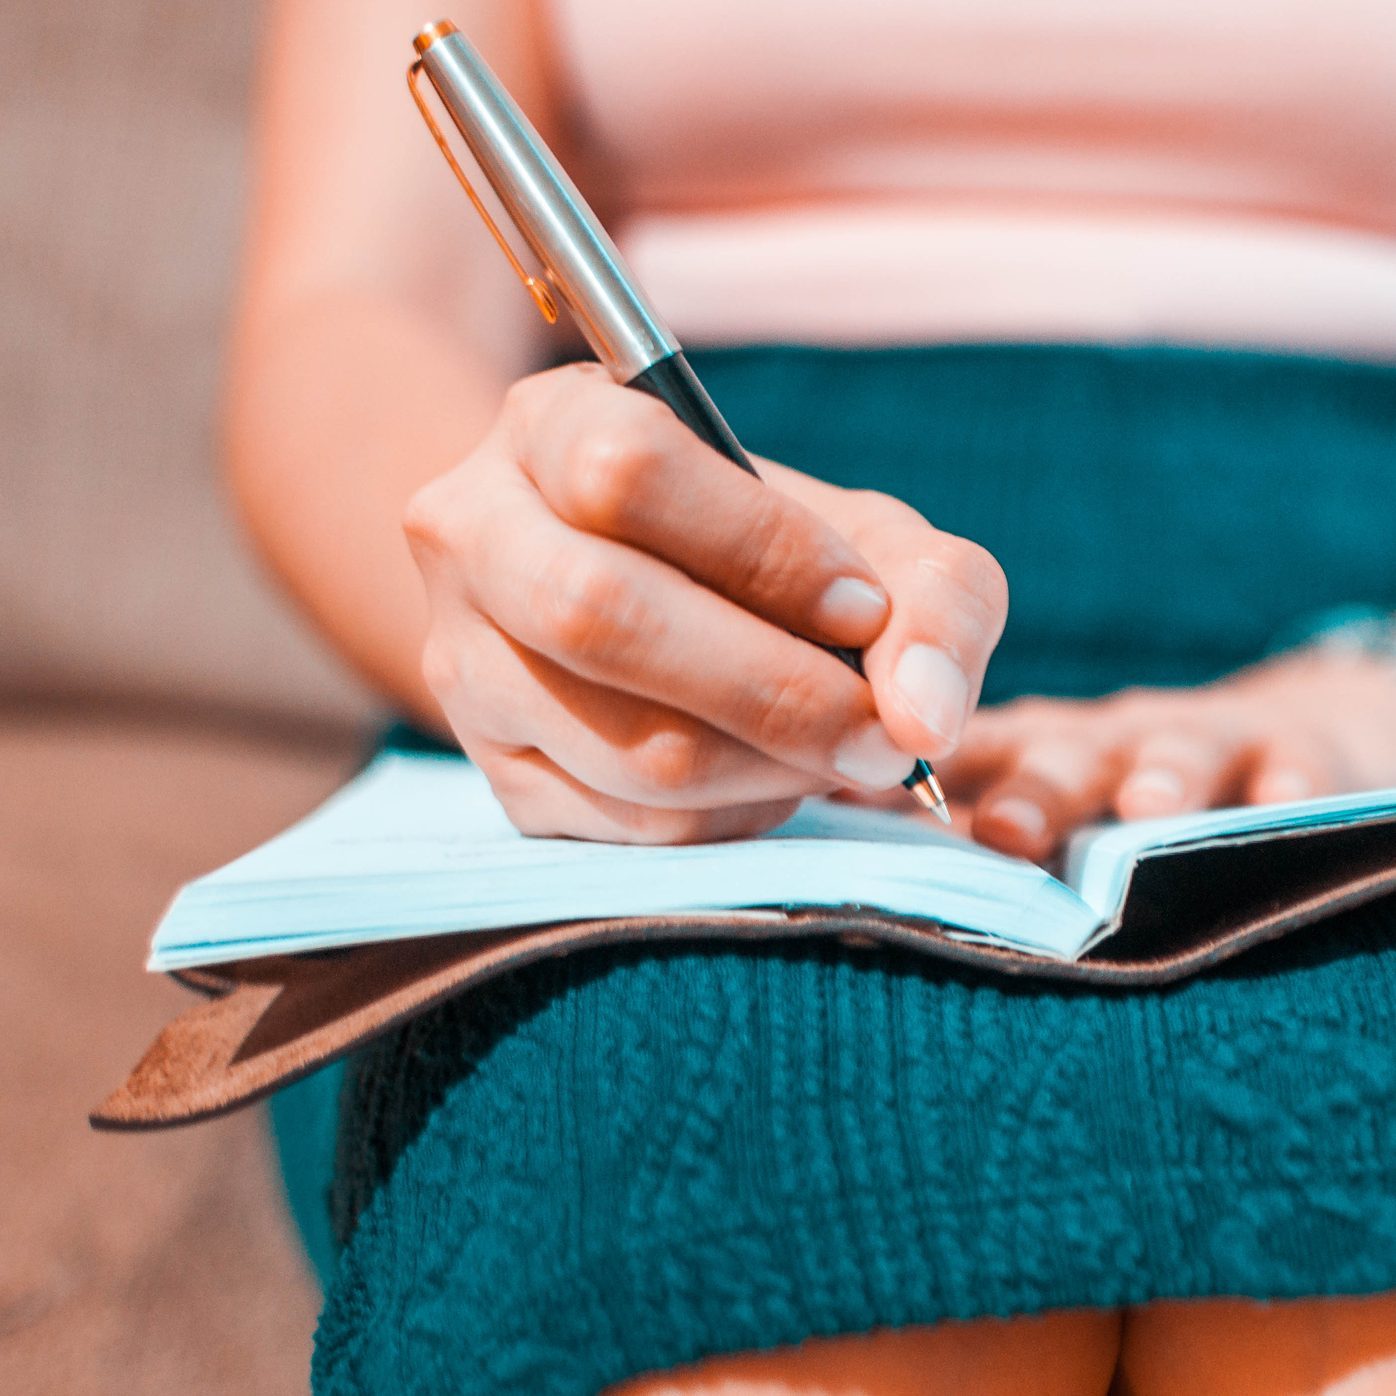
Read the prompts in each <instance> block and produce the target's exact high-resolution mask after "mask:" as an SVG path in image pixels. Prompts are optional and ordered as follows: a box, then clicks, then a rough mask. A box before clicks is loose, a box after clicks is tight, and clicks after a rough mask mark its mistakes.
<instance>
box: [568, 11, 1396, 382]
mask: <svg viewBox="0 0 1396 1396" xmlns="http://www.w3.org/2000/svg"><path fill="white" fill-rule="evenodd" d="M548 2H549V4H550V6H551V9H552V12H553V18H554V24H555V27H556V38H557V45H558V49H559V51H560V52H561V53H562V55H563V61H564V62H565V63H566V64H567V65H568V71H567V74H566V76H567V80H568V81H569V83H570V84H571V88H572V91H571V93H570V96H571V98H572V100H573V102H574V104H575V116H576V119H577V121H578V122H579V124H580V126H581V129H582V132H583V134H584V136H585V138H586V139H587V140H588V141H589V142H590V144H591V145H592V146H593V147H594V148H595V150H596V152H597V154H598V157H599V159H600V162H601V164H602V168H603V170H604V171H605V174H606V177H607V180H608V183H610V184H611V185H612V186H613V187H615V188H617V189H619V190H620V191H621V195H622V199H621V202H622V206H623V208H624V209H625V214H624V216H623V217H622V218H620V219H619V220H618V221H615V220H613V228H612V231H613V232H614V233H615V234H616V238H617V241H618V242H619V243H620V245H621V249H622V251H623V252H624V253H625V255H626V258H627V260H628V261H629V262H630V264H631V265H632V267H633V268H634V270H635V272H636V274H637V275H638V277H639V279H640V281H641V282H642V284H643V285H645V286H646V287H647V289H648V290H649V291H650V293H651V295H652V297H653V299H654V300H655V303H656V304H657V305H658V307H659V309H660V310H661V312H662V313H663V314H664V315H665V317H666V318H667V319H668V320H669V321H670V323H671V324H672V325H673V327H674V330H675V332H676V333H677V334H678V336H679V338H680V339H681V340H684V341H686V342H692V343H694V344H700V343H703V342H723V341H731V340H793V341H803V342H816V343H834V344H838V343H845V344H860V343H864V344H866V343H895V342H935V341H943V340H983V339H1020V340H1022V339H1029V340H1079V339H1090V340H1107V341H1131V340H1133V341H1157V340H1166V341H1174V342H1192V343H1211V344H1236V345H1254V346H1262V347H1272V348H1288V349H1299V350H1308V351H1316V352H1330V353H1336V354H1340V355H1345V356H1348V357H1360V358H1378V359H1396V0H1322V3H1319V0H838V3H833V0H800V3H795V0H689V3H677V0H548Z"/></svg>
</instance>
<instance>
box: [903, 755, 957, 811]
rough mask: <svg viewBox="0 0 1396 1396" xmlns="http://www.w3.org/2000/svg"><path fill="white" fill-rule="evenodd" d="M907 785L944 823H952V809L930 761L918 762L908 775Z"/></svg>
mask: <svg viewBox="0 0 1396 1396" xmlns="http://www.w3.org/2000/svg"><path fill="white" fill-rule="evenodd" d="M906 786H907V789H908V790H910V791H911V793H912V794H913V795H915V796H916V798H917V800H919V801H920V802H921V804H922V805H924V806H925V807H926V809H928V810H930V812H931V813H932V814H933V815H935V817H936V818H937V819H939V820H940V822H941V823H942V824H949V823H950V810H949V807H948V806H947V805H946V803H945V791H944V790H942V789H941V786H940V782H939V781H938V780H937V779H936V774H935V772H934V771H933V770H931V768H930V766H929V764H928V763H926V762H925V761H918V762H917V763H916V769H915V770H914V771H913V772H912V774H911V775H910V776H908V777H907V780H906Z"/></svg>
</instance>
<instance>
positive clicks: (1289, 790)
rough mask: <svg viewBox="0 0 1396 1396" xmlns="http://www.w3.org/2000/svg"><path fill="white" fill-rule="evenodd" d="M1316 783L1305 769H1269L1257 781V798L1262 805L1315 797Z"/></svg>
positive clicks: (1280, 803)
mask: <svg viewBox="0 0 1396 1396" xmlns="http://www.w3.org/2000/svg"><path fill="white" fill-rule="evenodd" d="M1313 793H1314V783H1313V781H1311V780H1310V779H1309V777H1308V776H1306V775H1305V774H1304V772H1303V771H1267V772H1266V774H1265V775H1263V776H1261V778H1260V779H1259V780H1258V781H1257V782H1256V788H1255V798H1256V802H1257V803H1258V804H1262V805H1283V804H1287V803H1288V802H1289V801H1290V800H1308V799H1312V798H1313Z"/></svg>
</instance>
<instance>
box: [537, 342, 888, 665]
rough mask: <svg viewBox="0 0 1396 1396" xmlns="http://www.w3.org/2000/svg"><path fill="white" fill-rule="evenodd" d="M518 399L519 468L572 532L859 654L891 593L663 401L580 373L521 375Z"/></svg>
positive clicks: (853, 552) (800, 508) (810, 516)
mask: <svg viewBox="0 0 1396 1396" xmlns="http://www.w3.org/2000/svg"><path fill="white" fill-rule="evenodd" d="M515 399H516V402H517V405H518V410H517V411H516V413H515V414H514V416H513V418H512V420H513V421H514V422H515V424H516V429H515V433H514V436H513V439H512V444H513V445H514V447H515V450H516V454H517V457H518V460H519V463H520V465H521V466H522V468H523V470H524V471H525V472H526V473H527V474H528V476H529V477H530V478H531V479H532V480H533V482H534V484H535V485H536V486H537V488H538V490H539V492H540V493H541V494H542V496H543V498H544V499H545V500H546V501H547V503H548V505H549V507H550V508H551V509H552V510H553V511H554V512H555V513H556V514H557V515H558V516H559V517H560V518H562V519H563V520H564V521H565V522H567V523H569V524H571V525H572V526H573V527H574V528H578V529H581V530H583V531H584V532H586V533H591V534H594V535H597V536H600V537H604V538H609V539H612V540H613V541H615V542H618V543H625V544H628V545H630V546H631V547H634V548H637V549H639V550H640V551H642V552H645V553H648V554H650V555H651V556H653V557H657V558H661V559H663V560H664V561H666V562H668V563H670V564H672V565H673V566H675V567H677V568H679V570H680V571H682V572H684V573H685V574H687V575H688V576H689V577H691V578H692V579H693V580H694V581H696V582H698V583H700V584H701V585H703V586H705V587H708V588H709V589H710V590H712V591H714V592H716V593H717V594H718V595H720V596H724V597H726V598H727V599H728V600H731V601H734V602H736V603H737V604H738V605H739V606H741V607H742V608H743V609H744V610H747V611H750V612H751V613H752V614H753V615H757V616H760V617H761V618H762V619H763V620H767V621H770V622H771V623H772V624H774V625H778V626H780V627H781V628H782V629H784V630H789V631H791V632H792V633H793V634H796V635H801V636H804V637H806V638H808V639H812V640H816V641H819V642H821V643H824V644H830V645H841V646H849V647H852V648H859V649H861V648H863V647H864V646H866V645H868V644H870V643H871V642H872V640H873V639H875V638H876V636H877V634H878V632H879V631H880V630H881V628H882V626H883V624H884V623H885V621H886V618H887V614H888V600H887V594H886V592H885V591H884V590H883V588H882V585H881V584H880V582H879V581H878V578H877V575H876V574H875V573H874V571H873V569H872V567H871V566H870V565H869V563H868V562H867V560H866V559H865V558H864V557H863V556H862V555H861V554H860V553H859V552H858V550H857V549H856V548H855V547H854V546H853V545H852V544H851V543H850V542H848V540H847V539H846V538H844V537H843V536H841V535H840V534H839V532H838V531H837V530H836V529H834V528H833V527H832V526H831V525H830V524H828V523H826V522H825V521H824V520H823V519H822V518H820V517H819V515H818V514H817V513H815V512H814V510H812V509H810V508H808V507H807V506H806V505H804V504H802V503H800V502H799V501H797V500H795V499H792V498H791V497H790V496H789V495H787V494H785V493H783V492H782V491H781V490H779V489H775V488H772V487H770V486H769V485H767V484H765V483H763V481H762V480H761V479H760V478H759V477H757V476H755V475H751V474H748V473H747V472H746V471H744V470H742V469H741V468H740V467H738V466H736V465H735V464H734V463H733V462H732V461H730V460H728V459H727V458H726V457H725V456H722V455H721V454H719V453H718V452H717V451H715V450H713V448H712V447H710V446H708V445H707V444H706V443H705V442H703V441H700V440H699V439H698V437H697V436H695V435H694V434H693V433H692V432H691V431H690V430H689V429H688V428H687V427H686V426H685V425H684V424H683V423H682V422H681V421H680V420H679V419H678V418H677V417H676V416H675V415H674V413H673V412H672V411H671V410H670V409H669V408H668V407H667V406H666V405H665V404H664V403H662V402H660V401H658V400H657V399H655V398H652V397H649V396H647V395H646V394H644V393H642V392H639V391H637V390H635V389H631V388H624V387H621V386H619V385H618V384H616V383H613V382H612V381H611V380H610V378H609V377H607V376H606V374H605V373H604V371H602V370H599V369H594V368H592V367H590V366H585V367H584V366H573V367H571V368H567V369H559V370H555V371H553V372H551V373H544V374H539V375H536V376H535V377H534V378H532V379H527V380H524V382H523V383H521V384H520V385H518V390H517V392H516V394H515Z"/></svg>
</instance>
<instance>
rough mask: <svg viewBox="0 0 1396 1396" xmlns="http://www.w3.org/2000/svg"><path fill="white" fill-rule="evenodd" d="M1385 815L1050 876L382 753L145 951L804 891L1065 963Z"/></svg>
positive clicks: (1350, 802)
mask: <svg viewBox="0 0 1396 1396" xmlns="http://www.w3.org/2000/svg"><path fill="white" fill-rule="evenodd" d="M1394 820H1396V790H1382V791H1376V792H1370V793H1364V794H1359V795H1348V796H1341V797H1335V798H1331V799H1321V800H1311V801H1305V802H1302V803H1298V804H1291V805H1274V806H1268V807H1263V808H1250V809H1231V810H1211V811H1207V812H1205V813H1202V814H1196V815H1187V816H1183V817H1179V818H1173V819H1161V820H1153V821H1149V822H1145V823H1134V824H1118V825H1110V826H1102V827H1100V828H1096V829H1090V830H1086V831H1084V832H1082V833H1080V834H1078V835H1077V836H1076V837H1075V838H1074V839H1073V841H1072V842H1071V844H1070V846H1069V848H1068V850H1067V853H1066V856H1065V858H1064V860H1063V863H1062V866H1061V868H1060V872H1061V877H1060V878H1057V877H1054V876H1052V875H1051V874H1050V873H1049V872H1048V871H1047V870H1046V869H1044V868H1041V867H1038V866H1036V865H1035V864H1033V863H1028V862H1024V861H1022V860H1019V859H1013V858H1006V857H1003V856H1001V855H999V854H996V853H992V852H990V851H988V850H986V849H984V848H981V847H978V846H976V845H974V844H971V843H969V842H968V841H967V840H965V839H963V838H959V837H956V836H954V835H953V834H948V833H945V832H943V831H941V830H940V829H939V828H938V827H937V826H935V825H933V824H932V823H931V822H930V821H929V820H928V819H927V818H925V817H923V816H919V815H917V814H915V813H913V812H908V813H906V814H901V813H892V812H887V811H881V810H869V809H863V808H859V807H857V806H854V805H849V804H843V803H838V802H833V801H827V800H810V801H807V802H806V803H805V804H804V806H803V807H802V808H801V809H800V811H799V813H797V814H796V815H795V817H794V818H792V819H791V820H789V821H788V822H787V823H786V824H784V825H782V826H781V827H780V828H778V829H775V830H773V831H772V832H770V833H768V834H765V835H763V836H761V837H760V838H754V839H747V840H742V841H739V842H733V843H722V844H706V845H697V846H686V847H658V848H655V847H633V846H618V845H611V844H594V843H582V842H577V841H573V840H568V839H535V838H525V837H524V836H522V835H521V834H519V833H518V832H517V831H516V830H515V829H514V828H513V826H512V825H511V824H510V823H509V821H508V819H507V818H506V816H505V814H504V811H503V809H502V808H501V807H500V805H499V803H498V802H497V801H496V800H495V798H494V796H493V795H492V794H491V792H490V788H489V785H488V783H487V782H486V780H485V778H484V776H483V775H482V774H481V773H480V772H479V771H478V770H477V769H476V768H474V767H473V766H471V765H469V764H468V763H466V762H465V761H462V760H460V759H456V758H451V757H444V756H430V755H386V756H382V757H380V758H379V759H378V760H376V761H375V762H374V763H373V764H372V765H371V766H369V767H368V768H367V770H366V771H364V773H363V774H361V775H360V776H359V777H358V778H357V779H356V780H354V781H353V782H352V783H351V784H349V785H348V786H347V787H345V788H344V789H343V790H341V791H340V792H339V793H338V794H337V795H335V796H334V797H333V798H332V799H331V800H329V802H328V803H326V804H325V805H324V806H322V807H321V808H320V809H319V810H317V811H316V812H315V813H314V814H312V815H310V816H309V817H308V818H307V819H305V820H303V821H302V822H301V823H299V824H297V825H295V826H294V827H293V828H291V829H290V830H288V831H287V832H286V833H284V834H281V835H280V836H279V837H277V838H275V839H273V840H272V841H271V842H269V843H267V844H265V845H263V846H262V847H261V848H258V849H256V850H255V851H253V852H251V853H249V854H247V855H246V856H245V857H242V858H239V859H238V860H237V861H236V862H234V863H231V864H229V865H228V866H227V867H225V868H222V869H220V870H219V871H217V872H214V873H211V874H209V875H208V876H207V877H203V878H200V879H199V880H198V881H196V882H194V883H191V884H190V885H189V886H187V887H186V888H184V890H183V891H182V892H180V894H179V896H178V897H177V898H176V900H175V902H174V904H173V906H172V907H171V908H170V910H169V912H168V914H167V915H166V916H165V918H164V920H163V921H162V922H161V923H160V926H159V928H158V930H157V931H156V934H155V938H154V943H153V945H152V948H151V953H150V960H149V965H150V968H152V969H157V970H173V969H182V968H188V967H191V966H201V965H212V964H218V963H222V962H227V961H234V960H246V959H249V958H253V957H259V956H267V955H281V954H288V953H295V952H300V951H310V950H324V949H329V948H334V947H346V946H358V945H365V944H370V943H376V942H382V941H390V940H396V939H401V938H406V937H417V936H430V935H437V934H442V933H447V932H470V931H485V930H489V931H498V930H506V929H510V928H523V927H532V926H539V925H545V924H550V923H556V922H564V921H576V920H583V919H590V918H615V917H634V918H637V919H644V918H653V917H655V916H663V915H673V914H682V915H695V916H698V915H701V914H702V913H704V912H721V911H731V910H732V909H735V908H785V909H799V908H810V907H826V908H846V909H855V910H857V911H868V912H875V913H878V914H880V915H883V916H893V917H897V918H900V919H903V920H911V921H915V920H923V921H925V922H927V923H930V924H933V925H934V926H935V927H936V928H937V929H938V931H939V932H940V933H941V934H943V935H945V936H949V937H951V938H953V939H955V940H962V941H979V942H985V943H988V944H992V945H997V946H1003V947H1007V948H1010V949H1013V950H1016V951H1020V952H1025V953H1027V954H1029V955H1033V956H1042V957H1046V958H1049V959H1053V960H1057V961H1071V960H1075V959H1077V958H1078V957H1081V956H1082V955H1085V954H1087V953H1089V952H1090V951H1091V950H1093V949H1094V948H1095V947H1096V946H1097V945H1099V944H1100V943H1101V942H1102V941H1103V940H1105V939H1106V938H1107V937H1109V936H1110V935H1111V934H1112V933H1113V932H1115V931H1117V930H1119V929H1120V927H1121V926H1122V925H1125V924H1126V923H1127V921H1129V920H1130V918H1131V906H1132V905H1133V920H1134V921H1136V922H1141V923H1142V922H1147V921H1148V920H1149V919H1150V917H1149V910H1150V909H1149V907H1148V906H1140V905H1137V904H1136V903H1139V902H1140V901H1141V900H1142V899H1146V898H1147V899H1152V901H1153V902H1154V903H1155V904H1156V905H1161V904H1163V903H1169V904H1180V905H1194V906H1196V905H1197V904H1198V900H1197V899H1198V896H1199V894H1200V895H1201V897H1202V902H1203V903H1205V909H1206V914H1207V915H1208V916H1210V917H1211V918H1212V919H1213V920H1215V919H1216V915H1217V912H1218V908H1219V906H1220V905H1221V904H1222V903H1224V902H1225V900H1226V897H1227V896H1228V895H1229V894H1231V893H1234V895H1235V896H1237V897H1240V898H1241V899H1242V900H1243V901H1244V902H1245V905H1244V906H1237V907H1235V908H1233V910H1234V912H1235V914H1236V915H1237V916H1251V917H1254V915H1256V914H1257V906H1259V907H1260V909H1261V910H1262V911H1263V910H1264V907H1265V905H1266V904H1267V903H1273V902H1275V901H1276V900H1277V899H1279V900H1281V901H1283V900H1290V901H1300V900H1302V899H1304V898H1305V897H1306V896H1307V897H1309V898H1310V899H1312V898H1313V897H1314V896H1322V895H1323V894H1324V893H1325V891H1326V890H1327V889H1330V888H1332V887H1334V886H1337V885H1339V884H1342V883H1348V882H1351V880H1352V879H1353V878H1355V877H1361V876H1362V875H1363V873H1364V872H1366V871H1368V870H1370V869H1372V868H1377V867H1380V868H1385V869H1386V870H1387V871H1388V872H1389V871H1391V870H1392V868H1393V866H1396V824H1393V821H1394ZM1218 850H1233V851H1235V852H1236V853H1238V854H1241V853H1244V855H1245V856H1244V857H1243V858H1242V859H1241V861H1239V862H1235V863H1233V864H1231V865H1225V864H1223V865H1219V864H1218V863H1217V862H1216V860H1215V858H1212V859H1210V860H1209V859H1206V858H1199V856H1198V855H1202V854H1206V853H1208V852H1213V853H1215V852H1216V851H1218ZM1246 850H1249V852H1246ZM1228 868H1230V869H1231V870H1230V871H1228ZM1145 869H1147V870H1149V873H1150V875H1149V876H1147V877H1143V876H1141V875H1140V874H1141V870H1145ZM1189 898H1191V901H1189ZM1180 899H1181V900H1180ZM1199 914H1200V913H1199ZM1153 919H1155V920H1157V919H1158V915H1157V914H1155V915H1154V918H1153ZM1307 919H1313V918H1312V917H1309V918H1307Z"/></svg>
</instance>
